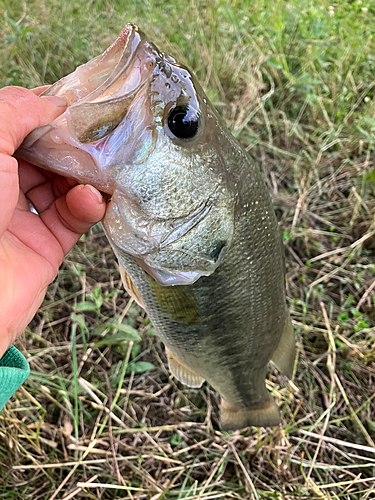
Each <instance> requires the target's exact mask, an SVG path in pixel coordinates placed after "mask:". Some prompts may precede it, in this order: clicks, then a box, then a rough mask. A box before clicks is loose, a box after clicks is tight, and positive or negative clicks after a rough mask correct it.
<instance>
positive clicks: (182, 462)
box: [0, 0, 375, 500]
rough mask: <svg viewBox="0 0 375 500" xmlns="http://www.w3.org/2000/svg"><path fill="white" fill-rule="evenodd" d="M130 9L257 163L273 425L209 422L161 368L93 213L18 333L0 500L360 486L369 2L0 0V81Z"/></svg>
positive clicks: (364, 447) (373, 84)
mask: <svg viewBox="0 0 375 500" xmlns="http://www.w3.org/2000/svg"><path fill="white" fill-rule="evenodd" d="M128 21H133V22H136V23H138V24H139V25H140V26H141V28H142V29H143V30H144V31H146V32H147V33H148V34H149V35H150V36H151V37H152V38H153V39H154V40H155V42H156V44H157V45H158V46H159V47H162V48H163V49H164V50H165V51H167V52H170V53H172V54H174V55H175V56H177V57H178V58H179V59H180V60H181V61H182V62H187V63H188V65H189V66H190V67H192V68H193V69H194V71H195V72H196V74H197V76H198V78H199V80H200V81H201V83H202V84H203V86H204V88H205V89H206V90H207V94H208V95H209V97H210V98H211V100H212V101H213V102H214V103H215V105H216V106H217V108H218V110H219V112H220V113H221V114H222V115H223V116H224V118H225V120H226V121H227V124H228V126H229V128H230V129H231V130H232V131H233V133H234V134H235V135H236V136H237V137H238V138H239V140H240V141H241V142H242V144H243V145H244V147H245V148H246V149H247V150H248V151H249V153H250V154H251V155H252V156H253V158H254V159H255V161H257V162H259V163H260V164H261V166H262V168H263V170H264V174H265V179H266V182H267V184H268V186H269V189H270V192H271V195H272V198H273V201H274V205H275V210H276V213H277V215H278V217H279V220H280V224H281V227H282V229H283V232H284V243H285V250H286V257H287V259H286V265H287V297H288V303H289V307H290V310H291V314H292V318H293V323H294V326H295V331H296V336H297V344H298V364H297V366H296V371H295V378H294V380H293V382H291V383H289V384H287V383H286V382H285V380H284V379H282V378H281V377H279V376H278V375H277V373H276V372H274V371H273V370H272V369H271V370H270V374H269V381H268V386H269V389H270V390H271V392H272V393H273V395H274V397H275V398H276V400H277V402H278V404H280V405H281V410H282V412H283V417H284V418H283V424H284V425H283V426H282V427H279V428H276V429H266V430H265V429H246V430H243V431H241V432H235V433H222V432H220V430H219V427H218V398H217V395H216V394H215V393H214V392H213V391H212V390H211V388H210V387H208V386H207V385H205V386H204V387H203V388H202V389H201V390H199V391H196V390H192V389H188V388H186V387H184V386H182V385H180V384H178V383H176V382H175V381H174V380H173V379H172V378H171V377H170V376H169V373H168V371H167V370H166V368H165V355H164V352H163V348H162V347H161V345H160V343H159V342H158V340H157V338H156V337H155V335H154V330H153V328H152V326H151V325H150V323H149V321H148V319H147V317H146V316H145V314H144V312H143V311H142V310H141V309H140V308H139V307H138V306H136V305H135V304H134V303H132V301H131V300H129V297H127V295H126V293H125V292H124V291H123V289H122V286H121V283H120V277H119V274H118V271H117V264H116V261H115V259H114V257H113V254H112V252H111V249H110V247H109V245H108V243H107V241H106V240H105V237H104V235H103V233H102V231H101V228H100V226H96V227H95V228H94V229H93V230H91V232H90V233H89V234H88V235H86V236H85V237H84V238H82V240H81V241H80V243H79V244H78V245H77V246H76V247H75V248H74V250H73V251H72V252H71V253H70V254H69V256H68V257H67V258H66V260H65V262H64V264H63V266H62V268H61V271H60V274H59V278H58V279H57V280H56V281H55V282H54V283H53V284H52V285H51V286H50V288H49V291H48V293H47V296H46V300H45V302H44V304H43V306H42V307H41V309H40V311H39V313H38V314H37V316H36V317H35V319H34V320H33V322H32V323H31V325H30V326H29V328H28V330H27V331H26V335H25V338H24V339H23V340H21V341H20V342H19V346H20V348H21V349H22V350H23V351H24V352H26V355H27V356H28V359H29V362H30V366H31V370H32V372H31V376H30V378H29V379H28V381H27V382H26V383H25V384H24V386H23V387H22V388H21V389H20V390H19V391H18V393H17V394H16V396H15V397H14V398H12V400H11V401H10V402H9V403H8V404H7V406H6V408H5V409H4V410H3V411H2V412H1V414H0V463H1V469H0V499H2V498H4V499H7V500H8V499H9V500H11V499H17V500H26V499H32V500H39V499H46V500H47V499H48V500H54V499H58V500H69V499H72V498H73V499H75V500H78V499H83V498H85V499H90V498H92V499H97V498H98V499H103V500H104V499H152V500H157V499H158V500H161V499H165V500H175V499H176V500H177V499H183V498H189V499H196V500H198V499H201V500H209V499H216V498H225V499H252V500H261V499H262V500H266V499H267V500H269V499H272V500H292V499H296V498H298V499H340V500H341V499H353V500H358V499H363V500H365V499H371V498H374V493H373V490H374V482H375V445H374V441H375V403H374V394H375V383H374V375H375V364H374V363H375V328H374V327H375V261H374V254H375V237H374V234H375V218H374V215H375V165H374V161H373V157H374V137H375V136H374V132H375V104H374V102H375V99H374V97H375V90H374V89H375V43H374V37H375V10H374V4H373V3H372V2H371V1H370V0H368V1H367V2H366V1H364V0H363V1H362V2H361V1H360V0H357V1H349V0H343V1H342V2H338V3H335V4H332V5H330V4H329V3H327V2H324V1H323V0H317V1H312V0H301V1H299V2H285V1H281V0H279V1H278V0H275V1H269V0H267V1H266V0H263V1H261V0H254V1H253V2H251V4H250V3H249V2H246V1H245V0H237V1H232V2H229V1H224V0H220V1H218V0H216V1H214V0H207V1H197V0H194V1H192V2H188V1H187V0H182V1H180V2H169V1H161V0H159V1H140V0H137V1H134V2H129V1H126V2H125V1H115V2H104V1H100V0H86V1H85V2H82V1H79V0H77V1H76V2H67V1H66V0H60V1H57V0H49V1H48V2H47V1H45V0H39V1H38V2H37V1H36V0H30V1H28V2H27V3H26V2H20V1H17V0H0V33H1V37H2V43H1V44H0V74H1V82H2V84H3V85H8V84H12V85H13V84H14V85H23V86H26V87H33V86H37V85H40V84H43V83H52V82H54V81H55V80H56V79H58V78H61V77H62V76H63V75H65V74H67V73H69V72H71V71H72V70H73V69H74V68H75V67H76V66H77V65H78V64H81V63H83V62H85V61H87V60H88V59H89V58H91V57H93V56H94V55H97V54H98V53H99V52H100V51H101V50H103V49H104V48H105V47H107V46H108V45H109V43H110V42H111V41H112V40H113V39H114V38H115V36H116V35H117V33H118V32H119V31H120V30H121V29H122V27H123V26H124V24H125V23H126V22H128Z"/></svg>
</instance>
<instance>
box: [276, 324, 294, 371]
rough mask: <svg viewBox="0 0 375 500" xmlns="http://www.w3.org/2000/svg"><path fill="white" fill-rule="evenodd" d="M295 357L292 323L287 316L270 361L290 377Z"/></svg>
mask: <svg viewBox="0 0 375 500" xmlns="http://www.w3.org/2000/svg"><path fill="white" fill-rule="evenodd" d="M295 357H296V345H295V338H294V331H293V325H292V322H291V320H290V317H289V316H288V317H287V319H286V321H285V326H284V330H283V333H282V335H281V338H280V341H279V343H278V346H277V347H276V350H275V352H274V353H273V354H272V357H271V361H273V362H274V363H275V365H276V368H277V369H278V370H280V371H281V373H283V374H284V375H286V376H287V377H288V378H292V376H293V368H294V360H295Z"/></svg>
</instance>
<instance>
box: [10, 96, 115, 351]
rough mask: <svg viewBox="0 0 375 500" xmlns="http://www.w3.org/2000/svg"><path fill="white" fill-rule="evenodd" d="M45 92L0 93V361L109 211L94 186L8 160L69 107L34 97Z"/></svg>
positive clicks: (53, 99)
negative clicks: (62, 269) (85, 236)
mask: <svg viewBox="0 0 375 500" xmlns="http://www.w3.org/2000/svg"><path fill="white" fill-rule="evenodd" d="M42 90H43V89H34V90H33V91H30V90H26V89H23V88H21V87H5V88H3V89H0V203H1V208H0V358H1V357H2V355H3V354H4V353H5V351H6V350H7V349H8V347H9V346H10V345H11V344H12V343H13V341H14V340H15V338H16V337H17V336H18V335H19V334H21V333H22V332H23V331H24V329H25V328H26V326H27V325H28V323H29V322H30V321H31V319H32V318H33V316H34V315H35V313H36V311H37V309H38V308H39V306H40V304H41V303H42V301H43V298H44V295H45V293H46V290H47V286H48V285H49V284H50V283H51V282H52V281H53V280H54V279H55V277H56V275H57V272H58V269H59V266H60V265H61V263H62V260H63V258H64V256H65V255H66V254H67V253H68V252H69V251H70V250H71V248H72V247H73V245H74V244H75V243H76V242H77V241H78V239H79V238H80V236H81V235H82V234H83V233H85V232H86V231H88V229H89V228H90V227H91V226H92V225H93V224H96V223H97V222H98V221H100V220H101V219H102V218H103V217H104V213H105V208H106V204H105V202H104V199H103V197H102V195H101V194H100V193H99V191H97V190H96V189H95V188H93V187H92V186H83V185H76V184H77V183H76V182H75V181H73V180H70V179H66V178H64V177H61V176H58V175H55V174H52V173H50V172H47V171H45V170H42V169H39V168H37V167H36V166H35V165H31V164H30V163H28V162H26V161H23V160H19V161H17V160H16V159H15V158H14V157H13V156H12V155H13V153H14V152H15V150H16V149H17V148H18V147H19V146H20V144H21V143H22V141H23V140H24V138H25V137H26V136H27V135H28V134H29V133H30V132H31V131H32V130H33V129H35V128H36V127H41V126H43V125H47V124H48V123H50V122H52V121H53V120H54V119H55V118H57V117H58V116H59V115H60V114H61V113H62V112H63V111H65V109H66V103H65V102H64V100H63V99H61V98H56V97H38V96H37V94H39V93H40V92H41V91H42ZM28 200H29V201H30V202H31V203H32V205H33V206H34V207H35V208H36V210H37V211H38V214H39V215H37V214H35V213H32V212H31V211H30V209H29V202H28Z"/></svg>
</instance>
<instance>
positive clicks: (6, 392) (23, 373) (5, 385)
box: [0, 346, 30, 410]
mask: <svg viewBox="0 0 375 500" xmlns="http://www.w3.org/2000/svg"><path fill="white" fill-rule="evenodd" d="M29 373H30V367H29V364H28V362H27V361H26V359H25V358H24V357H23V356H22V354H21V353H20V352H19V351H18V350H17V349H16V348H15V347H14V346H10V347H9V349H8V350H7V351H6V353H5V354H4V356H3V357H2V358H1V359H0V410H1V409H2V408H3V407H4V405H5V403H6V402H7V401H8V399H9V398H10V397H11V396H13V394H14V393H15V392H16V390H17V389H18V388H19V387H20V385H21V384H23V382H24V381H25V380H26V378H27V377H28V375H29Z"/></svg>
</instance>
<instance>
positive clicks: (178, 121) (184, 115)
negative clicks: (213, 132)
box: [168, 107, 198, 139]
mask: <svg viewBox="0 0 375 500" xmlns="http://www.w3.org/2000/svg"><path fill="white" fill-rule="evenodd" d="M168 127H169V130H170V131H171V132H172V134H173V135H175V136H176V137H178V138H179V139H191V138H192V137H194V136H195V134H196V133H197V130H198V117H197V114H196V111H195V110H192V109H190V108H189V107H176V108H173V109H172V110H171V111H170V113H169V116H168Z"/></svg>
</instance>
